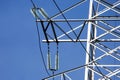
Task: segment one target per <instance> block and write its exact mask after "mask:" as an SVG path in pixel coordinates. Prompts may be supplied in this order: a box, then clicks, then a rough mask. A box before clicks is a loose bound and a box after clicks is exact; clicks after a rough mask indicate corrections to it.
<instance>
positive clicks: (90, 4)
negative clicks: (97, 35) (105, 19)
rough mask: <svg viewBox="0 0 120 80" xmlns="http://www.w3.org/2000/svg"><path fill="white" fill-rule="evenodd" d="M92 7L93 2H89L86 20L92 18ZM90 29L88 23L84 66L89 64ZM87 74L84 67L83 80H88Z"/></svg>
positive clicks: (86, 69)
mask: <svg viewBox="0 0 120 80" xmlns="http://www.w3.org/2000/svg"><path fill="white" fill-rule="evenodd" d="M92 6H93V0H90V2H89V15H88V19H91V17H92ZM91 27H92V24H91V22H89V23H88V31H87V46H86V51H87V52H86V64H88V63H89V59H90V56H89V55H90V54H89V52H90V39H91V35H90V34H91ZM88 54H89V55H88ZM88 72H89V70H88V67H87V66H86V67H85V79H84V80H88ZM92 77H93V76H92ZM92 79H93V78H92Z"/></svg>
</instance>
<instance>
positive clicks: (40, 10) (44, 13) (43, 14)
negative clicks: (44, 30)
mask: <svg viewBox="0 0 120 80" xmlns="http://www.w3.org/2000/svg"><path fill="white" fill-rule="evenodd" d="M39 12H40V13H41V15H42V16H43V17H44V18H45V19H49V17H48V14H47V13H46V12H45V10H44V9H43V8H40V9H39Z"/></svg>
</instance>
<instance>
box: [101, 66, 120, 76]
mask: <svg viewBox="0 0 120 80" xmlns="http://www.w3.org/2000/svg"><path fill="white" fill-rule="evenodd" d="M102 68H103V69H105V70H106V71H108V72H109V73H112V72H113V71H112V70H110V69H108V68H107V67H105V66H103V67H102ZM115 76H116V77H118V78H120V75H118V74H116V75H115Z"/></svg>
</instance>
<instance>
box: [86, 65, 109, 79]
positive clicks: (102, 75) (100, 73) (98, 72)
mask: <svg viewBox="0 0 120 80" xmlns="http://www.w3.org/2000/svg"><path fill="white" fill-rule="evenodd" d="M88 69H89V70H91V71H93V72H95V73H96V74H98V75H99V76H102V77H104V78H105V79H106V78H108V77H107V76H105V75H103V74H101V73H100V72H98V71H96V70H94V69H92V68H90V67H88Z"/></svg>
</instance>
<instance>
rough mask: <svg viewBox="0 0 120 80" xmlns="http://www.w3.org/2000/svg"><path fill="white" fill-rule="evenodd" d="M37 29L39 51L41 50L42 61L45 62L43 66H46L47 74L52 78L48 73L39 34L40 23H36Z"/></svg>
mask: <svg viewBox="0 0 120 80" xmlns="http://www.w3.org/2000/svg"><path fill="white" fill-rule="evenodd" d="M36 28H37V34H38V43H39V50H40V54H41V58H42V61H43V65H44V68H45V71H46V73H47V74H48V75H49V76H50V73H49V72H48V70H47V67H46V64H45V59H44V56H43V51H42V47H41V42H40V41H41V38H40V32H39V28H38V22H36Z"/></svg>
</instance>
